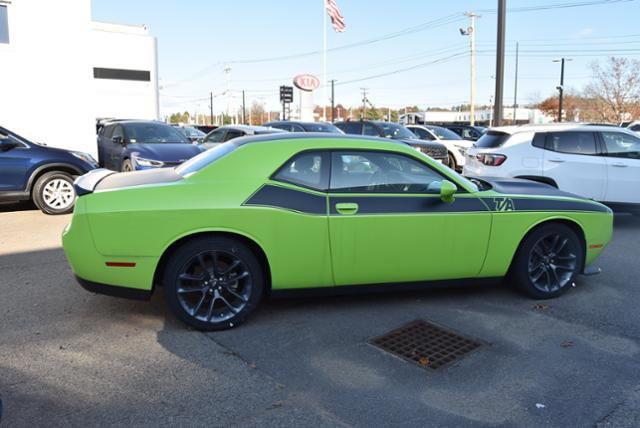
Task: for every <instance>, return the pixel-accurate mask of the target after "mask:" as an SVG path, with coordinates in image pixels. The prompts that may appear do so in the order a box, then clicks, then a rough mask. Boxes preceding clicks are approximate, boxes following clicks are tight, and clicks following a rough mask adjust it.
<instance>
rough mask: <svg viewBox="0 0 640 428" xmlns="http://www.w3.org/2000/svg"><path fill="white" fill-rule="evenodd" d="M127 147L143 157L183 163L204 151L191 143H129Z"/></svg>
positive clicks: (131, 151)
mask: <svg viewBox="0 0 640 428" xmlns="http://www.w3.org/2000/svg"><path fill="white" fill-rule="evenodd" d="M127 149H128V150H129V152H130V153H136V154H137V156H139V157H141V158H145V159H151V160H158V161H162V162H176V163H182V162H184V161H186V160H187V159H191V158H192V157H194V156H195V155H197V154H199V153H200V152H202V149H201V148H200V147H198V146H196V145H194V144H189V143H157V144H153V143H135V144H129V145H128V146H127Z"/></svg>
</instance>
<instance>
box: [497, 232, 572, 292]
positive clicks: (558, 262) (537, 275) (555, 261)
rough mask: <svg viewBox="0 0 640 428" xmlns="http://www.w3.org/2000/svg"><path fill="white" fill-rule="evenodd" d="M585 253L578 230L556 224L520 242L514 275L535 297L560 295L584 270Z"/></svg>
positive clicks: (512, 276) (516, 282)
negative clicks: (576, 231)
mask: <svg viewBox="0 0 640 428" xmlns="http://www.w3.org/2000/svg"><path fill="white" fill-rule="evenodd" d="M583 254H584V252H583V251H582V243H581V241H580V239H579V238H578V236H577V235H576V233H575V232H574V231H573V230H572V229H571V228H570V227H568V226H566V225H563V224H559V223H554V224H547V225H543V226H541V227H539V228H537V229H535V230H534V231H533V232H531V233H530V234H529V235H527V237H526V238H525V239H524V241H523V242H522V243H521V244H520V248H519V249H518V252H517V254H516V257H515V260H514V262H513V265H512V267H511V272H510V277H511V279H512V280H513V281H514V283H515V285H516V286H517V287H518V288H519V289H520V290H521V291H523V292H524V293H526V294H528V295H529V296H531V297H533V298H535V299H549V298H553V297H557V296H559V295H561V294H562V293H564V292H565V291H567V289H568V288H570V287H571V284H572V283H573V281H574V280H575V277H576V275H578V274H579V273H580V269H581V268H582V266H583V257H584V255H583Z"/></svg>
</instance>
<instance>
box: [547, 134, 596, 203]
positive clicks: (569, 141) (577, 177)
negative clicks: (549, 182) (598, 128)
mask: <svg viewBox="0 0 640 428" xmlns="http://www.w3.org/2000/svg"><path fill="white" fill-rule="evenodd" d="M544 147H545V150H544V155H543V161H542V173H543V175H544V176H545V177H549V178H551V179H553V181H555V182H556V183H557V185H558V188H559V189H561V190H564V191H567V192H571V193H575V194H576V195H580V196H584V197H586V198H590V199H594V200H596V201H601V200H603V198H604V195H605V189H606V185H607V166H606V162H605V159H604V157H602V156H600V155H599V150H598V147H597V143H596V134H595V133H594V132H588V131H563V132H549V133H547V134H546V136H545V146H544Z"/></svg>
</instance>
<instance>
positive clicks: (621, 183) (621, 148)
mask: <svg viewBox="0 0 640 428" xmlns="http://www.w3.org/2000/svg"><path fill="white" fill-rule="evenodd" d="M600 135H601V136H602V141H603V142H604V146H605V150H606V157H605V160H606V163H607V189H606V192H605V197H604V200H605V201H607V202H622V203H630V204H640V138H638V137H636V136H634V135H630V134H627V133H625V132H614V131H612V132H601V133H600Z"/></svg>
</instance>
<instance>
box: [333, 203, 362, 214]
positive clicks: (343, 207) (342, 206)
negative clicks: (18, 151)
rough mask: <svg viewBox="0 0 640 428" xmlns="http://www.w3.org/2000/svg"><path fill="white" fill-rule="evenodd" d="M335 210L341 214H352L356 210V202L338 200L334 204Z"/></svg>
mask: <svg viewBox="0 0 640 428" xmlns="http://www.w3.org/2000/svg"><path fill="white" fill-rule="evenodd" d="M336 211H338V212H339V213H340V214H342V215H353V214H356V213H357V212H358V204H356V203H353V202H340V203H338V204H336Z"/></svg>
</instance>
